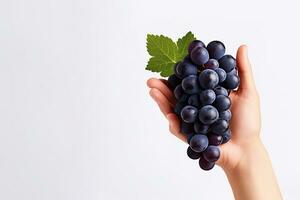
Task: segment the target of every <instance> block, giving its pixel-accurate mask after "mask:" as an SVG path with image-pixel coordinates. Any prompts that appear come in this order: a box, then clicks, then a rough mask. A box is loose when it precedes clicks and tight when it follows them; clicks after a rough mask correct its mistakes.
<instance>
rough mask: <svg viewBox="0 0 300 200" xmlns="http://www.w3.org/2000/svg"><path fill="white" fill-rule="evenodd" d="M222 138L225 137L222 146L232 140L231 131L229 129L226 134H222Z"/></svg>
mask: <svg viewBox="0 0 300 200" xmlns="http://www.w3.org/2000/svg"><path fill="white" fill-rule="evenodd" d="M222 137H223V141H222V144H225V143H227V142H228V141H229V140H230V138H231V131H230V129H228V130H227V131H225V132H224V133H223V134H222Z"/></svg>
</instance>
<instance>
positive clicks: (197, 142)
mask: <svg viewBox="0 0 300 200" xmlns="http://www.w3.org/2000/svg"><path fill="white" fill-rule="evenodd" d="M207 146H208V138H207V136H206V135H201V134H196V135H194V136H193V137H192V138H191V141H190V147H191V148H192V149H193V151H196V152H199V153H200V152H202V151H204V150H205V149H206V148H207Z"/></svg>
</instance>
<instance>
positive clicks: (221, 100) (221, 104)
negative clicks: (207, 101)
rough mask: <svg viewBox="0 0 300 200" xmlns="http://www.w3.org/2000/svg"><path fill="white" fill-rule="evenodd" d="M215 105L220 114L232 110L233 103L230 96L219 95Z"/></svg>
mask: <svg viewBox="0 0 300 200" xmlns="http://www.w3.org/2000/svg"><path fill="white" fill-rule="evenodd" d="M213 105H214V106H215V107H216V108H217V110H218V111H219V112H222V111H224V110H228V109H229V108H230V105H231V101H230V98H229V97H228V96H225V95H218V96H217V98H216V100H215V101H214V103H213Z"/></svg>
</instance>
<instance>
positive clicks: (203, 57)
mask: <svg viewBox="0 0 300 200" xmlns="http://www.w3.org/2000/svg"><path fill="white" fill-rule="evenodd" d="M190 57H191V60H192V61H193V63H195V64H196V65H203V64H205V63H206V62H207V61H208V59H209V54H208V51H207V50H206V49H205V48H204V47H196V48H194V49H193V50H192V52H191V55H190Z"/></svg>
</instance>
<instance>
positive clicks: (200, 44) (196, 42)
mask: <svg viewBox="0 0 300 200" xmlns="http://www.w3.org/2000/svg"><path fill="white" fill-rule="evenodd" d="M197 47H204V48H205V44H204V43H203V42H202V41H200V40H194V41H192V42H191V43H190V45H189V48H188V52H189V54H191V53H192V51H193V49H194V48H197Z"/></svg>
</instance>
